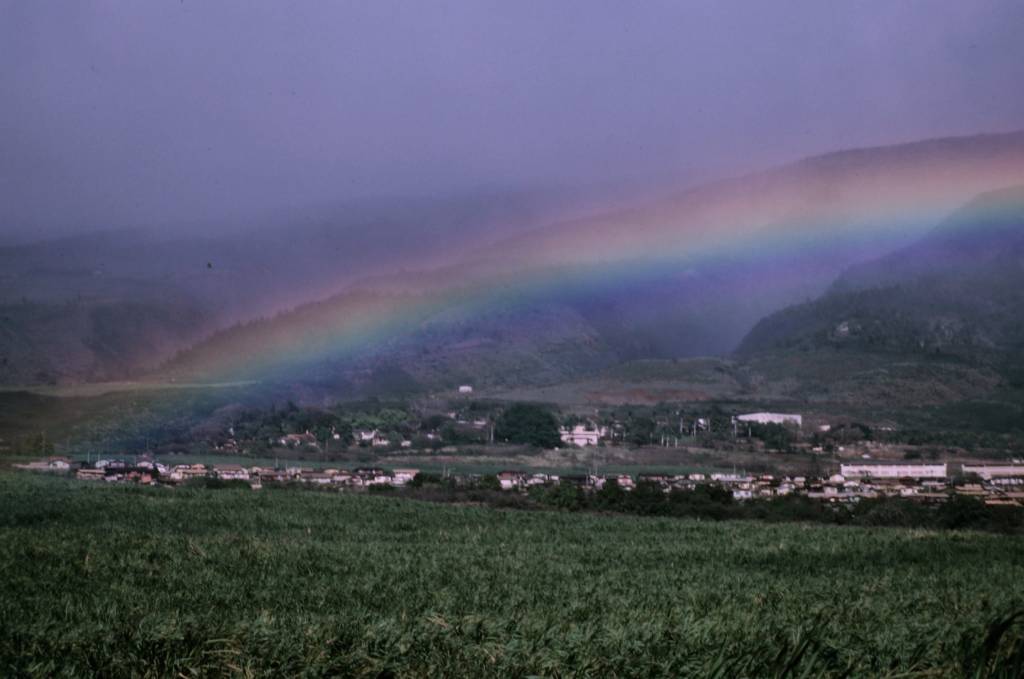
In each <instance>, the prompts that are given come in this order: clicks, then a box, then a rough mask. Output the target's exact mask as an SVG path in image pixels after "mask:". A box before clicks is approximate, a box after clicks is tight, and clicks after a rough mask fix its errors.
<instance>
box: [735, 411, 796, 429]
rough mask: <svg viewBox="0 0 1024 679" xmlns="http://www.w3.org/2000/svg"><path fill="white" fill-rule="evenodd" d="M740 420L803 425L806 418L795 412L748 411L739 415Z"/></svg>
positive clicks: (737, 417)
mask: <svg viewBox="0 0 1024 679" xmlns="http://www.w3.org/2000/svg"><path fill="white" fill-rule="evenodd" d="M736 419H737V420H738V421H739V422H756V423H757V424H795V425H796V426H798V427H801V426H803V423H804V418H803V416H802V415H797V414H795V413H747V414H745V415H737V416H736Z"/></svg>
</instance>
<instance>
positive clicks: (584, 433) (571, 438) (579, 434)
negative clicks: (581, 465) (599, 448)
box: [559, 424, 606, 448]
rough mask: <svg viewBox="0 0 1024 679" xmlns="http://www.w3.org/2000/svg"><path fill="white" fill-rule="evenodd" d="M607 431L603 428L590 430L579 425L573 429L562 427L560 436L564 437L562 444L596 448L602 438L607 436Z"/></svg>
mask: <svg viewBox="0 0 1024 679" xmlns="http://www.w3.org/2000/svg"><path fill="white" fill-rule="evenodd" d="M605 431H606V430H605V429H604V428H603V427H599V428H589V429H588V428H587V427H586V426H585V425H582V424H577V425H576V426H575V427H573V428H572V429H568V428H566V427H562V428H561V429H560V430H559V434H560V435H561V437H562V443H566V444H569V445H573V446H580V447H581V448H582V447H586V446H596V445H597V443H598V441H600V440H601V437H602V436H604V435H605Z"/></svg>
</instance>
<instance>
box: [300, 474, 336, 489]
mask: <svg viewBox="0 0 1024 679" xmlns="http://www.w3.org/2000/svg"><path fill="white" fill-rule="evenodd" d="M301 478H302V481H303V482H304V483H313V484H316V485H318V486H326V485H327V484H329V483H331V477H330V475H328V474H324V473H323V472H315V471H304V472H302V477H301Z"/></svg>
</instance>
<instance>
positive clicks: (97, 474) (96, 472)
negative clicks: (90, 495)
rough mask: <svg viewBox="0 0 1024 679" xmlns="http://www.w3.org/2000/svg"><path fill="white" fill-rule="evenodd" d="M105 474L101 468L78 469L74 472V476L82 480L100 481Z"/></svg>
mask: <svg viewBox="0 0 1024 679" xmlns="http://www.w3.org/2000/svg"><path fill="white" fill-rule="evenodd" d="M105 475H106V472H104V471H103V470H102V469H79V470H78V471H77V472H76V473H75V477H76V478H79V479H82V480H83V481H102V480H103V477H104V476H105Z"/></svg>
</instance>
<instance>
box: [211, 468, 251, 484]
mask: <svg viewBox="0 0 1024 679" xmlns="http://www.w3.org/2000/svg"><path fill="white" fill-rule="evenodd" d="M213 474H214V476H216V477H217V478H218V479H222V480H224V481H248V480H249V470H248V469H246V468H245V467H242V466H241V465H237V464H215V465H213Z"/></svg>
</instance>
